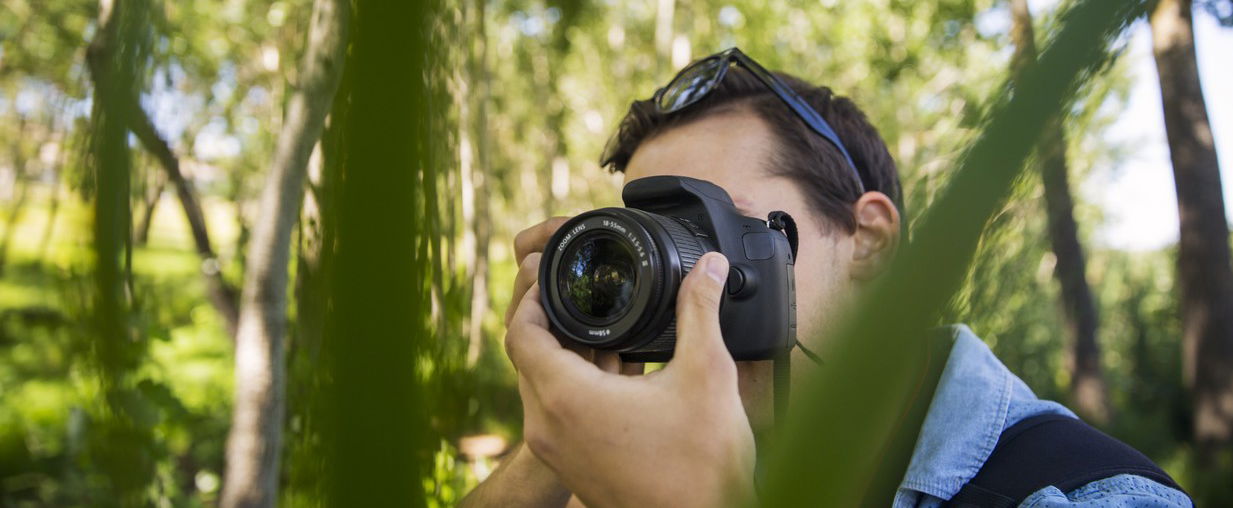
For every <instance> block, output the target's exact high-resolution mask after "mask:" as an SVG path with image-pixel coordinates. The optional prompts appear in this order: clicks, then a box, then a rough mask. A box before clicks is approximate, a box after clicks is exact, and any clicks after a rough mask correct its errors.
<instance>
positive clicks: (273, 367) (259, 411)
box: [221, 0, 350, 507]
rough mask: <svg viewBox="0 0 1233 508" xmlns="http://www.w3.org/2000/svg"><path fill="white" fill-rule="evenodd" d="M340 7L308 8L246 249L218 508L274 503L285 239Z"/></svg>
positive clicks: (338, 2) (320, 116) (337, 53)
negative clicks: (297, 70)
mask: <svg viewBox="0 0 1233 508" xmlns="http://www.w3.org/2000/svg"><path fill="white" fill-rule="evenodd" d="M349 9H350V4H349V3H348V1H347V0H315V1H314V2H313V13H312V24H311V26H310V28H309V32H308V42H307V47H306V49H305V53H304V62H303V64H302V69H303V74H302V79H303V82H302V83H301V86H300V88H299V89H298V90H297V91H296V92H295V93H294V94H293V95H292V97H291V100H290V101H289V103H288V106H287V118H286V121H285V123H284V125H283V130H282V132H281V133H280V135H279V139H278V145H277V148H276V149H275V152H274V161H273V163H272V164H271V167H270V174H269V177H268V180H267V183H266V186H265V189H264V190H263V192H262V194H261V203H260V207H259V209H258V210H259V212H258V215H257V217H256V220H255V224H254V228H253V236H252V239H251V241H250V243H249V246H248V248H249V250H248V256H247V260H248V262H247V265H248V267H247V269H246V273H245V277H244V291H243V295H242V299H241V308H240V324H239V328H238V330H237V333H236V352H235V360H236V366H235V385H236V394H235V409H234V410H233V412H232V423H231V432H230V434H229V435H228V437H227V473H226V478H225V481H224V484H223V485H224V487H223V495H222V503H221V505H222V506H224V507H237V506H245V507H247V506H274V505H275V504H276V502H277V494H278V478H279V474H278V471H279V468H278V466H279V459H280V458H281V455H282V453H281V452H282V425H283V414H284V412H285V405H286V400H285V391H286V387H285V383H284V377H285V376H284V373H285V367H286V366H285V365H284V359H283V356H284V355H283V351H284V347H283V335H284V332H285V330H286V325H287V323H286V320H287V316H286V312H287V282H288V281H287V279H288V268H289V264H290V251H291V231H292V229H293V228H294V227H295V223H296V218H297V217H298V215H299V212H300V203H301V199H302V197H303V193H304V174H305V172H306V168H307V166H308V159H309V157H310V156H311V154H312V149H313V145H315V144H316V143H317V139H318V138H320V137H321V131H322V129H323V126H324V124H325V117H326V113H327V112H329V110H330V105H331V103H332V101H333V98H334V94H335V92H336V91H337V89H338V81H339V78H340V77H341V76H342V65H343V58H344V55H345V52H346V31H347V23H348V19H349V17H350V16H349V14H350V11H349Z"/></svg>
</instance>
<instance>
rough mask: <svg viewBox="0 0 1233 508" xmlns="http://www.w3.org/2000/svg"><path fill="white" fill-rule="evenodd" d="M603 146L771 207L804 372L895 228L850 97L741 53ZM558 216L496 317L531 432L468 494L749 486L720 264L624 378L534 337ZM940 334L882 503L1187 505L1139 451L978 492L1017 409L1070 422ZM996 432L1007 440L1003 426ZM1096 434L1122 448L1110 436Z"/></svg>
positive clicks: (644, 112) (725, 491)
mask: <svg viewBox="0 0 1233 508" xmlns="http://www.w3.org/2000/svg"><path fill="white" fill-rule="evenodd" d="M789 89H790V90H791V91H788V90H789ZM817 116H820V117H821V119H818V118H816V117H817ZM606 152H607V153H606V154H605V156H604V161H603V164H604V165H606V166H608V167H609V168H610V169H612V170H614V171H618V172H622V173H624V175H625V181H626V182H629V181H632V180H634V179H637V178H642V177H647V176H653V175H679V176H688V177H693V178H697V179H701V180H707V181H710V182H712V183H715V184H717V185H719V186H720V187H722V188H724V189H725V190H726V191H727V192H728V193H729V194H730V195H731V196H732V199H733V201H734V202H735V204H736V205H737V207H738V209H739V210H740V211H741V212H742V213H744V214H746V215H749V216H752V217H766V216H767V214H768V213H769V212H771V211H774V210H782V211H786V212H788V213H789V214H791V215H792V216H793V217H795V218H796V223H797V227H798V231H799V254H798V257H797V260H796V264H795V273H796V290H797V292H796V295H797V302H798V305H797V308H798V310H799V315H798V325H799V330H800V334H799V337H800V340H801V342H802V346H803V347H802V348H797V349H796V350H794V351H793V353H792V354H793V360H794V363H796V364H798V365H800V366H804V367H806V368H809V367H811V366H812V365H814V364H812V363H811V361H810V359H809V358H808V356H809V354H808V350H816V349H820V345H819V344H818V343H817V342H816V341H821V340H825V339H824V338H825V337H827V333H826V331H827V330H828V329H830V328H831V327H833V326H835V325H836V323H837V322H838V321H839V320H840V319H841V318H842V317H843V316H844V314H845V312H847V311H848V310H849V309H847V308H845V302H849V301H855V300H857V298H853V296H854V295H855V294H857V293H859V292H860V291H862V290H863V288H864V287H865V286H866V284H867V282H869V281H871V280H873V279H874V278H876V277H877V276H878V275H879V274H880V273H881V272H882V271H883V270H884V269H885V268H886V267H887V265H888V264H889V263H888V260H889V259H890V258H891V257H892V256H893V255H894V251H895V248H896V246H897V244H898V242H899V234H900V224H901V220H902V215H901V210H902V198H901V191H900V187H899V176H898V172H897V170H896V168H895V164H894V161H893V160H892V158H891V156H890V154H889V152H888V150H887V148H886V146H885V143H884V142H883V141H882V139H881V137H880V136H879V135H878V133H877V130H876V129H875V128H874V127H873V126H872V125H870V124H869V122H868V121H867V119H866V118H865V116H864V114H863V113H862V112H861V111H860V109H858V108H857V107H856V105H855V104H853V103H852V101H850V100H848V99H846V98H843V97H838V96H835V95H834V94H832V92H831V91H830V90H829V89H827V88H825V87H814V86H811V85H809V84H808V83H805V82H803V81H801V80H799V79H796V78H793V77H791V76H788V75H785V74H774V75H772V74H771V73H769V72H766V71H765V69H762V68H761V66H759V65H757V64H756V63H755V62H753V61H752V60H750V59H748V57H745V56H744V55H743V54H740V53H739V51H736V50H729V51H727V52H724V53H721V54H718V55H713V56H712V57H708V58H707V59H703V60H701V61H699V62H696V63H695V64H693V65H691V66H690V67H688V68H686V69H685V70H683V71H682V73H681V74H678V76H677V77H676V78H674V80H673V81H672V82H671V83H669V85H667V86H665V87H664V88H663V89H661V91H660V92H657V94H656V96H655V97H654V98H653V99H651V100H646V101H637V102H635V103H634V104H633V105H632V106H631V107H630V111H629V113H628V114H627V115H626V117H625V119H624V120H623V121H622V123H621V126H620V129H619V131H618V133H617V134H616V136H614V138H613V141H612V142H611V143H610V146H609V148H608V149H607V150H606ZM564 220H565V219H563V218H555V219H551V220H549V221H546V222H544V223H542V224H539V225H536V226H533V227H531V228H529V229H527V230H525V231H523V232H522V233H520V234H519V235H518V237H517V238H516V239H515V251H516V256H517V258H518V262H519V263H520V269H519V272H518V276H517V279H516V282H515V285H514V286H515V287H514V295H513V296H514V297H513V300H512V302H513V303H512V304H511V306H510V309H509V311H508V312H507V314H506V323H507V325H508V332H507V335H506V349H507V351H508V354H509V356H510V359H511V360H512V361H513V363H514V366H515V367H516V369H517V370H518V376H519V391H520V394H521V396H522V401H523V404H524V408H525V420H524V434H525V438H526V444H525V445H524V446H521V447H519V448H518V449H517V450H516V451H515V452H514V453H513V454H512V456H511V457H510V458H509V459H507V460H506V461H505V462H504V463H503V464H502V465H501V467H500V468H498V469H497V470H496V471H495V472H494V473H493V475H492V476H491V477H489V478H488V479H487V480H486V481H485V482H484V483H483V484H481V485H480V486H479V487H477V488H476V489H475V491H474V492H472V493H471V495H470V496H469V497H468V498H467V499H466V500H465V501H464V504H468V505H472V506H488V505H491V506H560V505H564V504H566V503H567V502H568V501H569V500H570V498H571V494H573V495H575V496H576V497H577V499H579V500H581V501H582V502H585V503H587V504H589V505H624V506H717V505H724V504H737V503H740V502H742V501H749V500H753V499H755V498H756V492H755V487H754V474H753V469H754V462H755V452H754V450H755V445H754V432H755V431H762V430H764V429H766V428H767V427H768V426H769V425H770V424H771V423H772V415H773V411H772V409H773V408H772V407H771V401H772V398H773V397H772V393H771V381H772V368H771V363H770V362H740V363H736V362H734V361H733V360H732V357H731V356H730V355H729V353H728V351H727V349H726V348H725V346H724V342H723V338H722V336H721V333H720V326H719V320H718V312H719V302H720V300H721V294H722V293H721V292H722V291H723V287H724V281H725V279H726V276H727V273H728V263H727V260H725V259H724V257H723V256H722V255H719V254H717V253H711V254H708V255H706V256H704V257H703V258H702V259H701V260H699V262H698V263H697V265H696V266H695V267H694V269H693V270H692V271H691V272H690V273H689V274H688V275H687V276H686V277H685V279H684V281H683V282H682V286H681V289H680V293H679V295H678V298H677V308H676V312H677V314H676V315H677V323H678V325H677V329H678V342H677V346H676V347H677V350H676V353H675V356H674V357H673V360H672V361H671V362H669V363H668V364H667V365H666V366H665V367H664V368H663V369H662V370H659V371H656V372H653V373H651V374H648V375H638V374H641V372H642V369H641V366H640V365H637V364H622V363H621V361H620V359H619V358H618V357H617V356H616V355H615V354H612V353H605V352H599V351H590V350H578V349H577V348H573V347H572V346H571V347H570V348H566V347H565V346H562V344H561V343H560V342H558V341H557V340H556V339H555V338H554V337H553V335H552V334H551V332H550V331H549V322H548V319H547V317H546V316H545V314H544V310H543V308H542V307H541V306H540V302H539V299H538V295H539V287H538V285H537V283H536V278H537V273H538V271H537V267H538V265H539V260H540V251H542V250H543V247H544V243H545V242H546V241H547V239H548V237H549V236H550V235H551V234H552V232H553V231H555V230H556V228H557V227H558V226H560V225H561V223H563V222H564ZM949 339H950V340H952V341H953V344H951V345H949V349H950V354H949V357H948V358H947V359H946V363H945V367H944V369H943V370H942V373H941V376H940V378H939V381H938V383H937V386H936V388H933V387H930V388H933V393H934V396H933V400H932V402H931V404H930V407H929V410H928V412H927V415H926V417H925V421H924V424H923V426H922V428H921V431H920V434H919V436H918V439H917V443H916V447H915V449H914V451H913V455H912V458H911V461H910V464H909V465H908V468H907V471H906V472H905V474H904V477H903V481H902V482H901V483H900V484H899V488H898V490H897V491H896V492H895V493H894V504H895V506H905V507H906V506H939V505H942V504H944V503H946V502H947V501H948V500H950V501H953V502H954V503H955V504H960V505H962V504H964V503H968V504H970V505H988V504H997V503H995V502H992V501H989V500H990V499H994V498H989V497H987V496H991V495H992V496H1001V497H998V498H996V499H997V502H998V503H1001V504H1003V505H1006V504H1008V503H1009V504H1017V503H1018V502H1019V501H1022V503H1023V505H1025V506H1028V505H1030V506H1072V505H1074V506H1080V505H1082V506H1095V505H1101V506H1104V505H1110V506H1189V505H1190V501H1189V499H1188V498H1187V497H1186V495H1185V494H1184V493H1182V492H1181V491H1180V490H1178V489H1176V488H1174V487H1175V485H1173V484H1172V481H1171V480H1170V479H1169V478H1168V477H1167V475H1164V474H1163V472H1160V471H1159V470H1158V469H1156V468H1155V467H1154V466H1152V465H1151V464H1150V462H1148V463H1146V464H1141V463H1139V462H1135V463H1134V466H1135V468H1131V469H1126V468H1114V469H1115V470H1116V471H1127V470H1129V471H1134V472H1137V473H1138V474H1116V475H1112V476H1110V475H1099V474H1098V475H1094V476H1092V475H1086V476H1085V475H1080V474H1078V473H1076V474H1071V475H1069V477H1065V476H1066V475H1063V476H1064V477H1063V478H1061V480H1063V481H1061V482H1052V481H1051V482H1050V483H1048V484H1046V485H1047V486H1045V487H1044V488H1040V489H1035V490H1032V491H1030V492H1024V493H1020V494H1018V495H1010V496H1009V497H1007V496H1006V495H1002V494H1004V492H1003V491H1002V490H998V489H997V488H994V490H992V491H990V490H988V489H984V488H983V487H987V486H989V485H995V486H996V485H997V480H998V479H999V478H1006V477H1008V475H1013V476H1017V477H1023V476H1024V475H1023V474H1021V472H1017V471H1013V467H1014V465H1015V464H1024V463H1032V461H1031V460H1026V459H1025V460H1020V459H1024V458H1025V457H1026V458H1027V459H1036V458H1039V457H1028V456H1025V455H1023V453H1024V452H1022V451H1013V450H1006V451H1003V450H1002V448H1003V445H1002V444H1001V443H999V442H998V441H999V437H1000V436H1004V432H1007V431H1008V429H1009V430H1010V431H1011V432H1016V433H1017V432H1019V431H1020V430H1021V428H1022V426H1016V424H1017V423H1021V422H1031V423H1033V424H1034V425H1035V422H1037V421H1051V422H1056V421H1057V420H1058V419H1059V418H1060V419H1062V420H1066V421H1070V422H1076V421H1075V420H1073V417H1074V415H1073V414H1072V413H1071V412H1070V411H1069V410H1067V409H1066V408H1065V407H1062V406H1061V405H1059V404H1056V403H1053V402H1048V401H1042V400H1038V399H1037V398H1036V397H1035V396H1034V395H1033V394H1032V392H1031V390H1030V389H1028V387H1027V386H1026V385H1025V384H1024V383H1023V382H1022V381H1020V380H1019V379H1018V378H1016V377H1015V376H1014V375H1013V374H1011V373H1010V372H1009V371H1008V370H1007V369H1006V367H1004V366H1003V365H1002V364H1001V363H1000V362H999V361H998V360H997V358H995V357H994V356H993V354H992V353H991V352H990V351H989V349H988V348H987V347H985V345H984V344H983V343H982V342H981V341H980V340H979V339H977V338H976V337H975V336H974V335H973V334H972V332H971V331H970V330H968V329H967V328H966V327H962V326H958V327H953V328H952V329H951V330H950V334H949ZM803 370H805V369H803V368H798V369H797V372H798V373H799V372H801V371H803ZM798 391H799V390H798ZM1048 415H1057V417H1056V418H1052V419H1050V418H1049V417H1048ZM1076 423H1077V422H1076ZM1080 425H1081V424H1080ZM1042 428H1043V427H1042ZM1085 428H1086V427H1085ZM1083 432H1089V431H1081V432H1080V433H1078V434H1076V433H1074V432H1060V431H1059V432H1054V433H1053V435H1044V438H1043V439H1045V440H1046V441H1045V443H1047V444H1049V445H1050V446H1046V448H1056V446H1053V445H1054V444H1056V443H1060V442H1061V440H1062V439H1063V438H1066V437H1067V436H1069V437H1072V438H1073V437H1074V436H1088V437H1083V438H1082V440H1085V441H1092V442H1099V443H1105V442H1106V441H1105V440H1108V442H1113V441H1112V440H1109V439H1108V438H1104V437H1103V436H1100V437H1095V438H1093V437H1090V436H1091V435H1090V434H1084V433H1083ZM1090 432H1094V431H1090ZM1016 435H1019V434H1016ZM1023 435H1024V436H1026V435H1028V434H1023ZM1032 435H1034V436H1041V435H1042V433H1041V432H1035V433H1033V434H1032ZM837 439H841V437H838V436H837ZM1026 439H1027V438H1026V437H1024V438H1022V440H1024V442H1031V441H1026ZM1004 440H1005V439H1004ZM1005 441H1008V443H1007V445H1006V447H1007V448H1013V447H1012V446H1010V445H1013V444H1014V442H1013V441H1014V440H1005ZM1113 443H1116V442H1113ZM995 445H996V448H997V449H998V452H999V453H998V455H996V456H997V457H999V459H1000V460H998V461H996V462H1009V463H1010V464H1012V465H1011V466H1001V465H999V466H997V467H993V466H988V467H986V462H987V461H988V462H989V463H990V464H993V463H994V462H995V461H992V460H989V459H990V457H991V456H995V454H994V451H995ZM1058 446H1062V445H1058ZM1067 446H1069V445H1067ZM1110 447H1111V448H1110V449H1113V450H1115V451H1118V452H1119V453H1120V452H1126V451H1127V450H1129V448H1127V447H1125V446H1124V445H1121V444H1120V443H1117V444H1113V445H1110ZM1058 449H1062V450H1063V451H1065V450H1068V449H1069V448H1065V447H1062V448H1058ZM1094 453H1096V455H1101V456H1104V455H1106V454H1104V453H1103V452H1094ZM1127 453H1130V454H1131V455H1135V452H1133V450H1129V451H1128V452H1127ZM1071 455H1073V453H1072V454H1071ZM1120 456H1121V455H1119V457H1120ZM1138 457H1141V456H1138ZM1127 460H1130V459H1127ZM1142 460H1144V461H1145V460H1146V459H1142ZM1063 462H1064V461H1063ZM1054 463H1057V462H1056V461H1055V462H1053V463H1048V462H1046V464H1054ZM1114 464H1115V465H1120V464H1121V462H1117V461H1114ZM1062 466H1065V464H1062V465H1061V466H1059V467H1062ZM1050 468H1051V466H1050V467H1038V468H1037V469H1050ZM1063 469H1064V467H1063ZM1088 469H1091V467H1089V468H1088ZM1106 469H1107V468H1106ZM1074 471H1079V472H1081V473H1084V474H1086V473H1087V472H1088V471H1087V470H1084V469H1082V468H1081V467H1080V468H1079V469H1074ZM978 472H979V473H980V474H981V478H979V479H977V480H974V478H977V476H978ZM1029 473H1030V472H1029ZM1027 476H1031V474H1028V475H1027ZM991 479H992V480H991ZM1087 479H1090V480H1091V481H1087ZM1073 480H1081V482H1080V483H1075V482H1074V481H1073ZM990 481H992V483H990ZM1072 484H1073V485H1072ZM1056 485H1067V487H1066V490H1061V489H1059V488H1058V487H1056ZM991 488H993V487H991ZM961 491H962V494H961ZM972 496H976V497H972ZM981 496H986V497H981ZM956 497H958V499H956ZM888 498H889V494H888Z"/></svg>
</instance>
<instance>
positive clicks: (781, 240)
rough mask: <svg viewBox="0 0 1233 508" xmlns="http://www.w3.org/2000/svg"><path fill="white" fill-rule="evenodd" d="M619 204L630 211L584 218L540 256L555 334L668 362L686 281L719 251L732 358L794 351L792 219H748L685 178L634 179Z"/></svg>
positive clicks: (716, 192)
mask: <svg viewBox="0 0 1233 508" xmlns="http://www.w3.org/2000/svg"><path fill="white" fill-rule="evenodd" d="M621 197H622V199H624V201H625V206H626V207H627V208H601V209H599V210H593V211H590V212H586V213H583V214H581V215H578V216H577V217H574V218H572V219H570V220H569V221H568V222H566V223H565V224H564V225H563V226H561V228H560V229H558V230H557V232H556V233H555V234H553V236H552V238H551V239H549V240H548V244H547V246H546V247H545V249H544V255H543V258H542V259H541V260H540V268H539V281H540V298H541V301H542V303H543V306H544V310H545V311H546V313H547V314H548V319H549V320H550V321H551V322H552V328H553V330H554V332H555V333H556V334H557V335H558V336H559V337H561V338H562V339H564V340H569V341H573V342H576V343H578V344H582V345H585V346H588V347H592V348H595V349H602V350H609V351H618V352H620V353H621V356H622V358H623V359H624V360H626V361H632V362H664V361H668V360H669V359H671V358H672V352H673V350H674V349H675V345H676V295H677V290H678V289H679V288H680V285H681V280H682V279H683V278H684V277H685V275H686V274H687V273H689V271H690V270H691V269H693V267H694V263H696V262H697V261H698V258H700V257H702V255H703V254H705V253H707V252H710V251H715V250H717V251H719V252H720V253H722V254H723V255H724V256H726V257H727V258H728V261H729V265H730V268H729V272H728V280H727V284H726V286H725V292H724V297H723V300H721V303H720V316H719V322H720V327H721V329H722V331H723V336H724V341H725V343H726V344H727V346H728V351H730V352H731V353H732V357H733V358H734V359H736V360H767V359H772V358H775V357H776V356H777V355H778V354H780V353H782V352H784V351H787V350H788V349H790V347H791V346H792V345H793V344H794V343H795V341H796V289H795V287H796V286H795V278H794V276H793V272H792V265H793V262H794V260H793V255H794V252H793V250H794V249H793V248H794V246H795V245H794V240H795V229H794V226H791V224H792V223H791V218H790V217H787V214H784V213H782V212H775V213H772V214H771V215H772V217H771V220H760V219H756V218H753V217H746V216H743V215H741V214H740V213H739V212H737V210H736V207H735V206H734V205H733V203H732V198H731V197H729V196H728V193H727V192H724V190H723V189H721V188H719V186H716V185H715V184H712V183H710V182H706V181H702V180H697V179H693V178H686V177H679V176H653V177H647V178H640V179H638V180H634V181H632V182H630V183H629V184H627V185H626V186H625V189H624V191H623V192H622V196H621ZM785 222H786V223H787V225H788V226H789V228H790V230H785V229H787V228H785V227H784V224H785ZM789 237H791V238H792V239H793V242H790V241H789Z"/></svg>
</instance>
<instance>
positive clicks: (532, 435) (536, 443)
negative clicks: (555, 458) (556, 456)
mask: <svg viewBox="0 0 1233 508" xmlns="http://www.w3.org/2000/svg"><path fill="white" fill-rule="evenodd" d="M550 434H551V433H550V432H547V431H545V429H544V428H543V426H542V425H526V429H524V430H523V433H522V438H523V439H524V440H525V441H526V442H527V447H528V448H530V449H531V452H532V453H534V454H535V455H536V456H538V457H540V458H546V457H550V456H552V454H553V442H552V438H551V437H550Z"/></svg>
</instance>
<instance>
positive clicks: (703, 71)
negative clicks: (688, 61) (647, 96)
mask: <svg viewBox="0 0 1233 508" xmlns="http://www.w3.org/2000/svg"><path fill="white" fill-rule="evenodd" d="M727 65H728V62H727V60H725V59H723V58H708V59H706V60H703V61H701V62H698V63H696V64H694V65H692V66H690V67H689V68H687V69H685V70H684V71H681V73H680V74H678V75H677V77H676V79H674V80H672V82H671V83H668V86H666V87H664V90H663V93H661V94H660V95H659V99H658V100H657V101H656V104H655V105H656V107H658V108H659V110H660V111H662V112H665V113H672V112H674V111H679V110H681V109H682V108H684V107H686V106H689V105H690V104H693V103H695V102H698V100H699V99H701V98H703V97H705V96H706V94H707V93H708V92H710V91H711V88H714V87H715V85H716V84H718V83H719V78H720V77H722V76H723V70H724V67H726V66H727Z"/></svg>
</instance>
